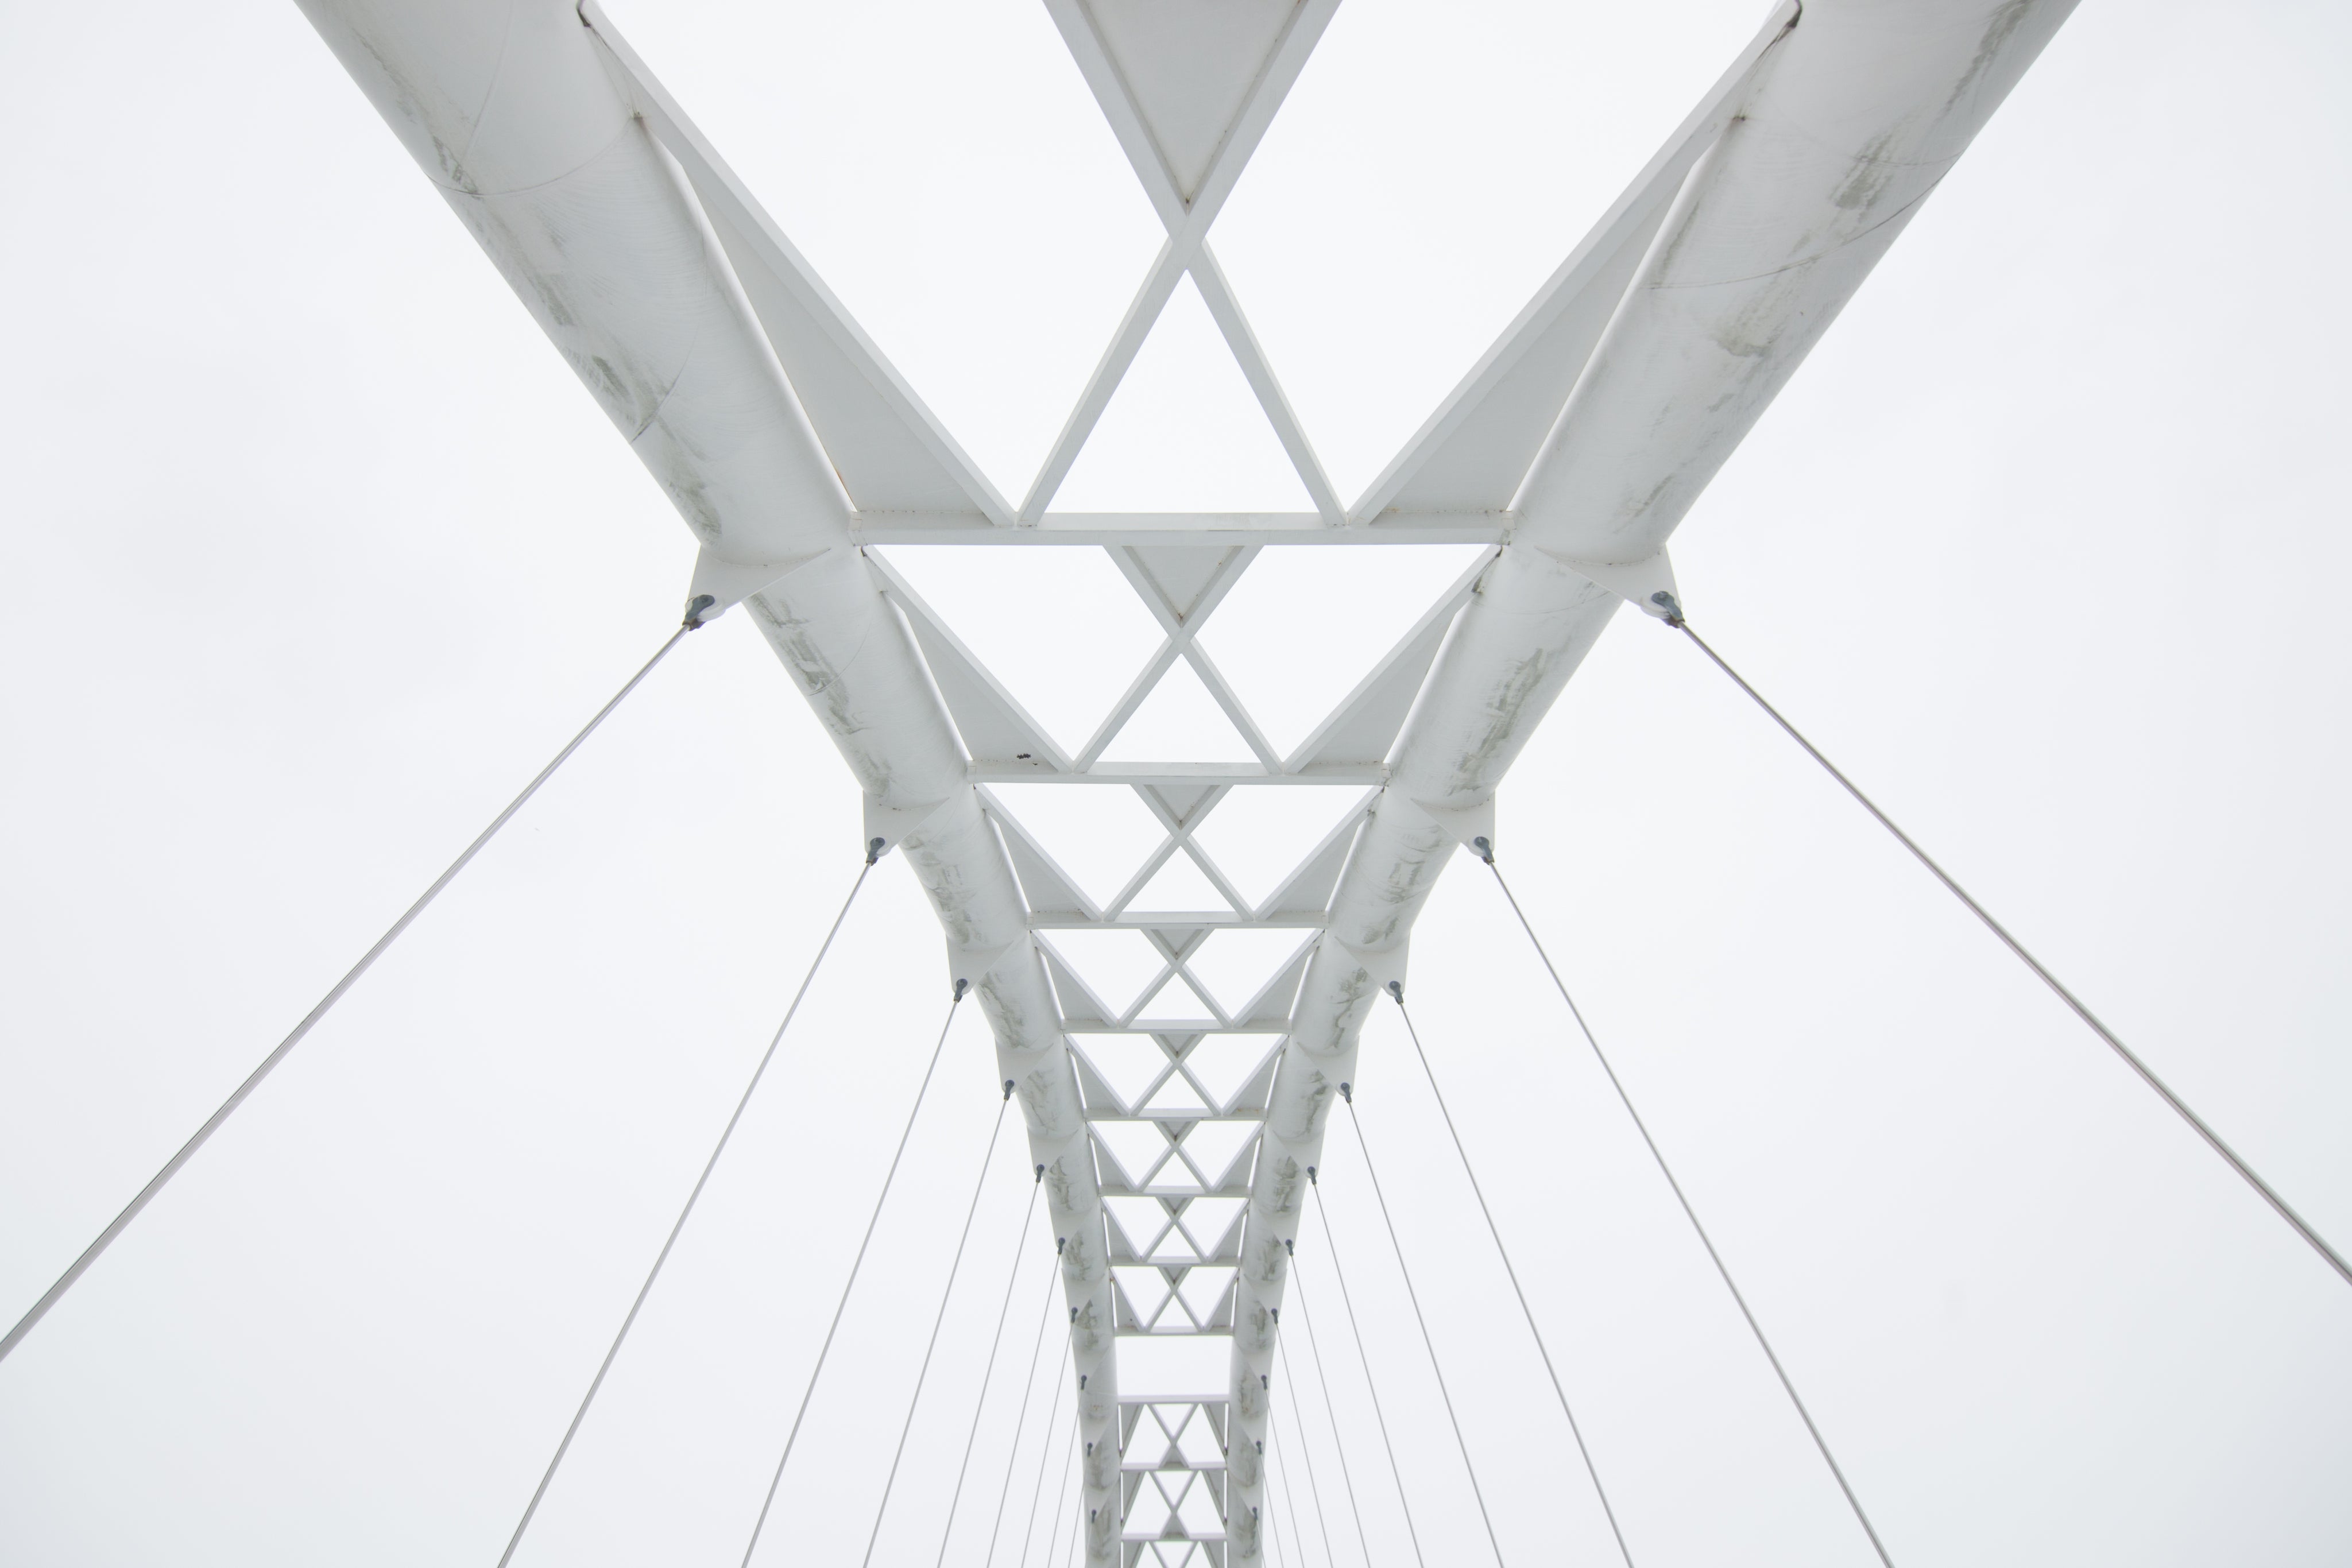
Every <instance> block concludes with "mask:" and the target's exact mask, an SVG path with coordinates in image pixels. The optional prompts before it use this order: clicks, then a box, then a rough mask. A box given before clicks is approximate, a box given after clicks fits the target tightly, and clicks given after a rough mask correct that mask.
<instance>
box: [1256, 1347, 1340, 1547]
mask: <svg viewBox="0 0 2352 1568" xmlns="http://www.w3.org/2000/svg"><path fill="white" fill-rule="evenodd" d="M1281 1331H1282V1320H1281V1318H1280V1317H1276V1319H1275V1336H1274V1353H1275V1354H1276V1356H1277V1357H1279V1358H1280V1360H1281V1364H1282V1368H1283V1374H1282V1377H1283V1383H1284V1385H1285V1386H1287V1385H1289V1382H1290V1358H1289V1357H1288V1356H1286V1355H1284V1354H1283V1353H1282V1332H1281ZM1292 1416H1293V1421H1292V1430H1293V1431H1295V1432H1297V1435H1298V1453H1299V1457H1300V1458H1303V1459H1304V1460H1305V1461H1306V1463H1307V1498H1308V1500H1311V1501H1312V1502H1313V1503H1314V1504H1315V1528H1316V1530H1317V1531H1318V1533H1319V1534H1321V1536H1322V1538H1323V1561H1324V1563H1327V1564H1328V1565H1330V1568H1338V1563H1339V1559H1338V1558H1336V1557H1334V1556H1332V1555H1331V1521H1329V1520H1328V1519H1326V1518H1325V1517H1324V1515H1323V1488H1322V1485H1321V1483H1320V1482H1318V1481H1317V1480H1316V1479H1315V1450H1314V1449H1313V1448H1309V1447H1308V1446H1307V1431H1306V1428H1305V1427H1303V1426H1301V1425H1299V1424H1298V1423H1297V1406H1292ZM1265 1429H1266V1436H1267V1437H1269V1438H1271V1437H1273V1435H1274V1401H1273V1400H1271V1399H1269V1400H1267V1401H1266V1407H1265ZM1290 1519H1291V1524H1292V1526H1293V1527H1294V1528H1296V1526H1297V1522H1298V1509H1297V1505H1296V1504H1293V1505H1292V1507H1291V1511H1290Z"/></svg>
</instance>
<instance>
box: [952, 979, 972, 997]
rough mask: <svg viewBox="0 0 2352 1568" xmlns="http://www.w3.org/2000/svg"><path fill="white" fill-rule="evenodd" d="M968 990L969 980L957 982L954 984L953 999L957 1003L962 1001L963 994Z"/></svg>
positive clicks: (969, 986) (969, 987)
mask: <svg viewBox="0 0 2352 1568" xmlns="http://www.w3.org/2000/svg"><path fill="white" fill-rule="evenodd" d="M970 989H971V981H970V980H958V981H957V982H956V983H955V999H956V1000H957V1001H961V1000H963V994H964V993H965V992H966V991H968V990H970Z"/></svg>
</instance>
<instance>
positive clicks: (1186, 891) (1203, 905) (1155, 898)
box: [1127, 850, 1233, 915]
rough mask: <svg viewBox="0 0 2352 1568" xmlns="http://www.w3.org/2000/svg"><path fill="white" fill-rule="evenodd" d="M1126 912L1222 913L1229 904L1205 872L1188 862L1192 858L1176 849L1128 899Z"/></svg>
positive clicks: (1227, 909)
mask: <svg viewBox="0 0 2352 1568" xmlns="http://www.w3.org/2000/svg"><path fill="white" fill-rule="evenodd" d="M1127 907H1128V909H1129V911H1130V912H1144V911H1149V912H1150V913H1153V914H1178V913H1181V914H1188V915H1202V914H1207V915H1222V914H1224V913H1226V912H1227V911H1230V910H1231V909H1232V908H1233V904H1231V903H1229V902H1227V900H1226V898H1225V895H1224V894H1222V893H1219V892H1218V891H1217V884H1216V883H1213V882H1211V881H1210V880H1209V878H1208V875H1207V873H1204V872H1202V870H1201V868H1200V867H1199V866H1197V865H1195V864H1193V863H1192V856H1190V855H1188V854H1186V853H1185V852H1183V851H1181V850H1178V851H1177V852H1175V853H1174V854H1172V855H1170V856H1169V857H1168V863H1167V864H1166V865H1163V866H1161V867H1160V869H1159V870H1158V871H1157V872H1154V873H1152V876H1151V880H1150V882H1147V883H1144V884H1143V889H1142V891H1141V892H1139V893H1138V894H1136V895H1135V896H1134V897H1133V898H1131V899H1129V901H1128V905H1127Z"/></svg>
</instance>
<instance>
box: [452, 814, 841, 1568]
mask: <svg viewBox="0 0 2352 1568" xmlns="http://www.w3.org/2000/svg"><path fill="white" fill-rule="evenodd" d="M873 869H874V862H872V861H870V860H869V861H867V862H866V863H865V864H864V865H863V866H861V867H859V868H858V873H857V880H856V881H855V882H853V883H850V884H849V896H848V897H847V898H845V899H843V900H842V901H841V912H840V913H839V914H838V915H835V916H834V917H833V925H831V926H830V927H829V928H828V929H827V930H826V931H825V934H824V942H823V943H821V944H819V945H818V947H817V950H816V956H815V957H814V958H812V959H810V960H809V967H808V973H807V974H805V975H803V976H802V977H801V985H800V989H798V990H797V991H794V992H793V1003H792V1006H790V1007H788V1008H786V1009H784V1020H783V1022H782V1023H780V1024H778V1025H777V1026H776V1032H775V1034H774V1036H773V1037H772V1038H771V1039H770V1040H769V1041H768V1049H767V1050H766V1051H762V1052H761V1053H760V1064H759V1065H758V1066H757V1067H755V1068H753V1069H752V1070H751V1082H748V1083H746V1084H745V1085H743V1094H742V1098H740V1099H739V1100H737V1101H736V1102H735V1113H734V1114H733V1115H731V1116H730V1117H728V1118H727V1125H726V1126H725V1127H724V1128H723V1129H721V1131H720V1132H719V1142H718V1143H717V1144H715V1145H712V1147H711V1150H710V1157H709V1159H707V1160H705V1161H703V1163H702V1174H701V1175H700V1176H696V1177H695V1178H694V1190H693V1191H692V1192H689V1193H688V1194H687V1195H686V1206H685V1207H682V1208H680V1209H679V1210H678V1211H677V1223H676V1224H675V1225H672V1226H671V1227H670V1228H669V1235H668V1236H667V1238H666V1239H664V1240H663V1241H662V1245H661V1250H660V1251H659V1252H658V1253H656V1255H655V1257H654V1266H653V1267H652V1268H651V1269H648V1270H646V1282H645V1283H644V1284H642V1285H640V1286H638V1287H637V1295H636V1300H635V1301H631V1302H630V1303H629V1312H628V1315H627V1316H626V1317H625V1318H623V1319H622V1320H621V1331H620V1333H616V1334H614V1336H613V1344H612V1348H611V1349H609V1350H607V1351H606V1352H605V1353H604V1361H603V1362H602V1363H600V1364H598V1365H597V1368H596V1375H595V1376H594V1377H593V1378H591V1379H590V1380H589V1383H588V1392H587V1393H586V1394H584V1395H583V1396H581V1399H580V1408H579V1409H577V1410H575V1411H573V1412H572V1424H571V1425H570V1426H568V1427H565V1428H564V1429H563V1440H562V1442H560V1443H558V1444H556V1445H555V1455H554V1457H553V1458H550V1459H549V1460H548V1461H547V1471H546V1473H545V1474H543V1475H541V1477H540V1478H539V1486H538V1488H537V1490H533V1491H532V1493H531V1494H530V1502H529V1503H528V1504H526V1505H525V1506H524V1508H523V1511H522V1518H521V1519H520V1520H519V1521H517V1522H516V1524H515V1528H514V1534H513V1535H511V1536H509V1538H508V1539H507V1549H506V1550H505V1551H504V1552H499V1568H507V1563H509V1562H510V1561H511V1560H512V1559H513V1557H514V1554H515V1548H516V1547H518V1546H520V1545H521V1544H522V1537H523V1531H527V1530H529V1529H530V1521H531V1516H532V1515H533V1514H536V1513H537V1512H538V1511H539V1505H540V1501H541V1499H543V1498H545V1497H546V1496H547V1489H548V1488H549V1487H550V1486H551V1485H552V1484H553V1483H554V1480H555V1472H556V1470H557V1469H559V1468H560V1467H561V1466H562V1463H563V1456H564V1455H565V1454H567V1453H569V1452H570V1451H571V1449H572V1438H573V1437H576V1436H578V1434H579V1431H580V1424H581V1423H582V1422H583V1421H585V1420H586V1419H587V1418H588V1406H591V1405H593V1404H594V1403H595V1402H596V1391H597V1390H598V1389H600V1388H602V1387H604V1375H605V1374H606V1373H608V1372H610V1371H612V1370H613V1362H614V1358H616V1357H617V1356H619V1354H621V1344H622V1342H623V1341H625V1340H626V1339H627V1338H628V1337H629V1330H630V1329H631V1328H632V1327H633V1326H635V1323H636V1321H637V1312H638V1310H639V1309H640V1308H642V1307H643V1306H644V1305H645V1304H646V1297H647V1296H649V1295H651V1294H653V1289H654V1281H656V1280H658V1279H660V1278H661V1271H662V1265H663V1264H665V1263H667V1262H668V1261H669V1254H670V1249H671V1248H673V1247H676V1246H677V1239H678V1235H679V1233H680V1232H682V1231H684V1230H685V1229H686V1222H687V1219H688V1217H689V1216H691V1215H692V1214H693V1213H694V1206H695V1204H696V1203H698V1201H700V1199H701V1197H702V1189H703V1188H704V1187H705V1186H708V1185H709V1181H710V1173H711V1172H712V1171H714V1170H717V1169H718V1168H719V1155H723V1154H725V1153H726V1152H727V1141H728V1140H729V1139H730V1138H732V1137H733V1136H734V1135H735V1127H736V1124H738V1123H740V1122H741V1121H742V1120H743V1113H744V1112H745V1111H747V1110H749V1109H750V1108H751V1096H752V1095H753V1094H755V1093H757V1092H759V1088H760V1080H761V1078H763V1077H765V1076H766V1075H767V1071H768V1063H770V1062H771V1061H774V1060H775V1059H776V1048H777V1047H778V1046H780V1045H782V1044H783V1043H784V1031H785V1030H788V1029H790V1028H792V1027H793V1015H794V1014H796V1013H798V1012H799V1011H800V1010H801V1001H802V999H803V998H805V997H806V996H807V995H808V989H809V986H810V983H811V982H813V981H814V980H815V978H816V972H817V969H818V967H820V966H821V965H823V964H824V956H825V955H826V954H827V953H830V952H831V951H833V939H834V938H835V936H839V935H841V923H842V922H843V921H845V920H846V919H848V918H849V906H850V905H851V904H856V902H857V894H858V890H859V889H861V888H863V887H864V886H865V885H866V874H867V873H869V872H871V871H872V870H873Z"/></svg>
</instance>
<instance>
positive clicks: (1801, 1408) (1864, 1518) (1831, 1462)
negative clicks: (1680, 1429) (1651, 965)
mask: <svg viewBox="0 0 2352 1568" xmlns="http://www.w3.org/2000/svg"><path fill="white" fill-rule="evenodd" d="M1482 858H1483V859H1484V860H1485V861H1486V869H1487V870H1488V871H1491V872H1493V873H1495V885H1496V886H1497V887H1499V888H1501V889H1502V890H1503V896H1504V897H1505V898H1506V899H1508V900H1509V901H1510V905H1511V913H1512V914H1514V915H1517V916H1518V917H1519V929H1520V930H1522V931H1525V932H1526V933H1527V934H1528V941H1529V942H1530V943H1532V944H1534V946H1535V950H1536V956H1537V957H1538V958H1541V959H1542V960H1543V967H1544V970H1545V972H1546V973H1547V974H1549V975H1550V976H1551V983H1552V984H1553V985H1554V986H1555V987H1557V988H1559V999H1560V1000H1561V1001H1564V1002H1566V1003H1567V1004H1568V1012H1569V1016H1570V1018H1573V1019H1575V1020H1576V1027H1577V1028H1578V1029H1580V1030H1582V1031H1583V1033H1584V1043H1585V1044H1587V1045H1589V1046H1591V1048H1592V1058H1593V1060H1594V1061H1598V1062H1600V1063H1601V1071H1602V1072H1603V1073H1605V1074H1607V1075H1608V1079H1609V1087H1610V1088H1612V1089H1613V1090H1615V1091H1616V1092H1617V1103H1619V1104H1621V1105H1622V1106H1624V1107H1625V1114H1626V1116H1627V1117H1629V1118H1630V1119H1631V1120H1632V1121H1633V1130H1634V1131H1635V1132H1637V1133H1639V1134H1642V1142H1643V1144H1645V1145H1648V1147H1649V1150H1650V1158H1652V1159H1653V1160H1655V1161H1656V1162H1657V1165H1658V1174H1659V1175H1660V1176H1664V1177H1665V1178H1666V1186H1668V1187H1669V1188H1671V1189H1672V1190H1673V1192H1674V1195H1675V1202H1676V1203H1679V1204H1681V1205H1682V1206H1683V1218H1685V1219H1687V1220H1689V1221H1690V1228H1691V1229H1692V1231H1693V1232H1694V1233H1695V1234H1696V1236H1697V1237H1698V1244H1699V1245H1700V1246H1702V1247H1704V1248H1706V1256H1707V1261H1709V1262H1711V1263H1713V1264H1714V1265H1715V1271H1716V1274H1717V1277H1719V1278H1720V1279H1721V1280H1722V1281H1723V1288H1724V1289H1725V1290H1727V1291H1730V1292H1731V1300H1732V1301H1733V1303H1734V1304H1735V1305H1737V1306H1738V1308H1739V1315H1740V1316H1741V1317H1743V1318H1745V1319H1747V1320H1748V1333H1752V1334H1754V1335H1755V1336H1756V1343H1757V1346H1758V1348H1759V1349H1760V1350H1762V1351H1763V1353H1764V1359H1765V1360H1766V1361H1768V1362H1769V1363H1771V1364H1772V1375H1773V1376H1775V1377H1777V1378H1779V1379H1780V1389H1781V1392H1783V1393H1785V1394H1786V1395H1788V1396H1789V1403H1790V1404H1791V1405H1793V1406H1796V1407H1797V1417H1798V1419H1800V1420H1801V1421H1802V1422H1804V1424H1805V1431H1806V1433H1807V1434H1808V1435H1809V1436H1811V1438H1812V1439H1813V1447H1814V1448H1817V1449H1819V1450H1820V1451H1821V1456H1822V1463H1823V1464H1825V1465H1827V1466H1828V1467H1829V1468H1830V1474H1831V1475H1832V1477H1834V1478H1836V1480H1837V1484H1838V1490H1840V1491H1842V1492H1843V1493H1844V1494H1845V1503H1846V1506H1847V1507H1848V1508H1850V1509H1852V1510H1853V1517H1854V1521H1855V1522H1856V1523H1858V1524H1860V1525H1861V1526H1862V1532H1863V1533H1864V1535H1867V1536H1868V1537H1870V1549H1871V1550H1872V1551H1873V1552H1877V1553H1878V1560H1879V1562H1881V1563H1885V1568H1895V1559H1894V1558H1892V1557H1889V1556H1888V1555H1887V1554H1886V1546H1885V1542H1882V1541H1880V1540H1879V1539H1878V1531H1877V1529H1876V1528H1875V1527H1874V1526H1873V1525H1872V1524H1871V1522H1870V1515H1869V1514H1868V1513H1866V1512H1864V1511H1863V1506H1862V1499H1860V1498H1858V1497H1856V1496H1855V1495H1854V1492H1853V1487H1852V1486H1851V1485H1849V1484H1848V1483H1847V1481H1846V1479H1845V1471H1844V1470H1843V1469H1840V1468H1839V1467H1838V1462H1837V1456H1836V1455H1834V1454H1832V1453H1831V1452H1830V1445H1829V1440H1828V1439H1827V1438H1825V1437H1822V1429H1821V1428H1820V1427H1816V1426H1814V1425H1813V1413H1812V1412H1811V1411H1810V1410H1808V1409H1806V1408H1805V1401H1804V1399H1803V1398H1802V1397H1801V1396H1800V1395H1799V1394H1798V1393H1797V1385H1795V1384H1793V1383H1791V1382H1790V1381H1789V1373H1788V1369H1787V1368H1785V1367H1783V1366H1782V1365H1781V1364H1780V1356H1779V1355H1778V1354H1775V1353H1774V1351H1773V1349H1772V1342H1771V1341H1770V1340H1769V1339H1767V1338H1765V1337H1764V1325H1763V1324H1761V1323H1759V1322H1757V1321H1756V1314H1755V1313H1754V1312H1750V1311H1748V1298H1747V1297H1745V1296H1743V1295H1741V1294H1740V1293H1739V1287H1738V1285H1737V1284H1736V1283H1734V1282H1733V1281H1732V1278H1731V1270H1729V1269H1727V1268H1726V1267H1725V1266H1724V1261H1723V1254H1721V1253H1720V1252H1717V1250H1716V1249H1715V1241H1714V1239H1713V1238H1711V1237H1709V1236H1708V1235H1707V1233H1706V1226H1704V1225H1701V1224H1700V1223H1699V1222H1698V1210H1696V1209H1695V1208H1693V1207H1691V1202H1690V1199H1689V1198H1687V1197H1684V1196H1683V1184H1682V1183H1680V1182H1678V1181H1676V1180H1675V1172H1674V1167H1673V1166H1669V1165H1667V1164H1666V1156H1665V1155H1663V1154H1661V1153H1660V1152H1659V1150H1658V1141H1657V1140H1656V1139H1655V1138H1653V1137H1652V1136H1650V1129H1649V1127H1648V1126H1647V1125H1646V1124H1644V1123H1643V1120H1642V1113H1640V1112H1639V1111H1636V1110H1634V1109H1633V1096H1632V1095H1630V1094H1628V1093H1626V1092H1625V1085H1624V1084H1622V1082H1618V1079H1617V1070H1616V1069H1615V1068H1614V1067H1612V1066H1611V1065H1609V1053H1608V1052H1607V1051H1602V1050H1601V1041H1600V1040H1598V1039H1597V1038H1595V1037H1594V1035H1593V1032H1592V1026H1591V1024H1589V1023H1587V1022H1585V1021H1584V1010H1583V1009H1581V1008H1579V1007H1578V1006H1577V1005H1576V998H1574V997H1571V996H1570V995H1569V994H1568V985H1567V982H1565V981H1563V980H1562V979H1561V978H1560V977H1559V969H1557V968H1556V967H1553V965H1552V961H1551V955H1550V954H1549V953H1547V952H1545V951H1544V945H1543V939H1542V938H1541V937H1539V936H1537V935H1536V928H1535V927H1534V926H1533V925H1528V912H1527V911H1526V910H1524V909H1521V908H1520V907H1519V901H1518V899H1517V898H1516V897H1514V896H1513V895H1512V893H1511V884H1510V883H1507V882H1506V881H1504V880H1503V868H1502V867H1500V866H1498V865H1496V863H1495V858H1494V856H1493V855H1492V854H1486V855H1484V856H1482Z"/></svg>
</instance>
